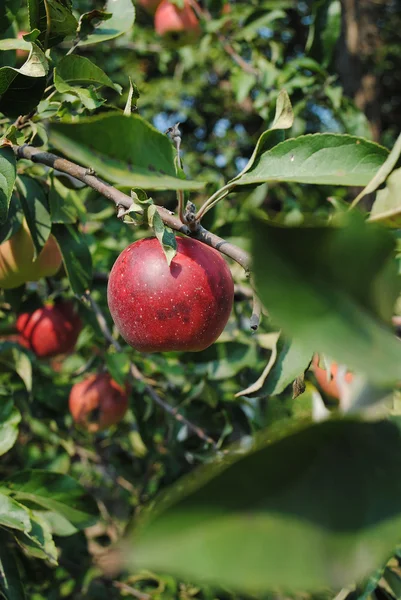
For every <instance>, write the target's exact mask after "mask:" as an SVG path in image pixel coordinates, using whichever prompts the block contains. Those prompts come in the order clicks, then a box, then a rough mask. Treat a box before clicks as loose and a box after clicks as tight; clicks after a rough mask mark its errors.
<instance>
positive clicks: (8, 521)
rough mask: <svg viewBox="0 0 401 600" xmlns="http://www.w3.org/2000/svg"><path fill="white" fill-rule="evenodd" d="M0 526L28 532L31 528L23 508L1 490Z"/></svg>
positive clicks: (27, 515)
mask: <svg viewBox="0 0 401 600" xmlns="http://www.w3.org/2000/svg"><path fill="white" fill-rule="evenodd" d="M0 526H2V527H10V528H11V529H18V531H29V530H30V528H31V521H30V519H29V514H28V511H27V509H26V508H25V506H22V505H21V504H19V503H18V502H16V501H15V500H13V499H12V498H9V497H8V496H7V495H5V494H4V490H3V488H0Z"/></svg>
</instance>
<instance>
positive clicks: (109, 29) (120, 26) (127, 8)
mask: <svg viewBox="0 0 401 600" xmlns="http://www.w3.org/2000/svg"><path fill="white" fill-rule="evenodd" d="M104 10H105V12H106V13H111V14H112V17H111V18H110V19H107V20H102V21H99V23H98V25H97V26H96V27H95V29H94V30H93V33H91V34H90V35H87V36H86V37H83V38H82V39H81V40H80V41H79V45H80V46H88V45H89V44H99V43H101V42H105V41H107V40H111V39H113V38H116V37H118V36H120V35H122V34H123V33H126V32H127V31H130V29H131V28H132V26H133V24H134V22H135V8H134V5H133V3H132V0H107V2H106V6H105V7H104Z"/></svg>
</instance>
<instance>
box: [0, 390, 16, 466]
mask: <svg viewBox="0 0 401 600" xmlns="http://www.w3.org/2000/svg"><path fill="white" fill-rule="evenodd" d="M20 421H21V413H20V412H19V410H18V409H17V408H15V406H14V402H13V400H12V398H9V399H8V400H5V399H4V397H2V396H1V397H0V456H2V455H3V454H5V453H6V452H8V451H9V450H10V448H12V447H13V446H14V444H15V441H16V439H17V437H18V424H19V422H20Z"/></svg>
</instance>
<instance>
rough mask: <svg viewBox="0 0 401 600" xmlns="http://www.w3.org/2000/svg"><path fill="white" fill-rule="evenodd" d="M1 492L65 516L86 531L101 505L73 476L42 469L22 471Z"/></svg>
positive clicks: (35, 506) (9, 479)
mask: <svg viewBox="0 0 401 600" xmlns="http://www.w3.org/2000/svg"><path fill="white" fill-rule="evenodd" d="M1 491H2V492H3V493H6V492H7V493H8V494H10V495H12V496H13V497H14V498H15V499H16V500H18V501H19V502H23V503H24V504H26V505H28V503H29V505H30V506H31V508H36V509H38V507H41V508H44V509H45V510H50V511H52V512H56V513H58V514H60V515H62V516H63V517H64V518H65V519H67V520H68V521H69V522H70V523H72V524H73V525H74V526H75V527H76V528H78V529H82V528H84V527H88V526H89V525H92V524H93V523H94V522H95V521H96V520H97V514H98V510H97V505H96V502H95V501H94V500H93V498H92V497H91V496H89V494H87V492H86V490H85V489H84V488H83V487H82V486H81V485H80V484H79V483H78V482H77V481H75V479H73V478H72V477H69V476H68V475H63V474H61V473H52V472H50V471H42V470H40V469H35V470H29V471H20V472H19V473H16V474H15V475H13V476H12V477H9V478H8V479H6V480H5V481H4V482H3V483H2V488H1Z"/></svg>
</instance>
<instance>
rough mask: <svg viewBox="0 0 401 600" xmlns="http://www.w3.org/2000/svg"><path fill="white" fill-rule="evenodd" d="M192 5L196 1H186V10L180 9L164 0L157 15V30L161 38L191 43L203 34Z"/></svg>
mask: <svg viewBox="0 0 401 600" xmlns="http://www.w3.org/2000/svg"><path fill="white" fill-rule="evenodd" d="M191 4H192V5H193V4H196V2H194V0H192V2H191V1H190V0H184V8H182V9H179V8H178V7H177V6H176V5H175V4H172V3H171V2H170V1H169V0H162V2H161V3H160V4H159V6H158V8H157V10H156V14H155V30H156V33H157V34H158V35H160V36H163V37H165V36H169V37H170V38H172V39H173V40H174V41H176V42H181V43H182V44H184V43H191V42H193V41H195V40H196V39H197V38H198V37H199V35H200V32H201V28H200V25H199V20H198V17H197V16H196V14H195V12H194V10H193V8H192V6H191Z"/></svg>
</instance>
